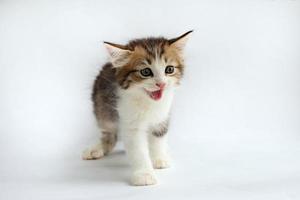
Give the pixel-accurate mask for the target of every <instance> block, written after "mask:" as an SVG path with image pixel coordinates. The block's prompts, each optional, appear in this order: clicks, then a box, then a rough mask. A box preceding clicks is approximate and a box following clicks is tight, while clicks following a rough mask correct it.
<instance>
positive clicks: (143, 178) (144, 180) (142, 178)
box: [131, 170, 157, 186]
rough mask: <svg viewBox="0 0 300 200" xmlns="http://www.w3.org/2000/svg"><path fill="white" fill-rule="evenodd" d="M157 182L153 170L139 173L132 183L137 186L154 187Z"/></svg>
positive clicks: (136, 173) (133, 177) (135, 175)
mask: <svg viewBox="0 0 300 200" xmlns="http://www.w3.org/2000/svg"><path fill="white" fill-rule="evenodd" d="M156 182H157V181H156V178H155V175H154V172H153V170H143V171H137V172H135V173H134V174H133V175H132V178H131V183H132V185H135V186H145V185H154V184H156Z"/></svg>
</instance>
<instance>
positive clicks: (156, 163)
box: [152, 158, 170, 169]
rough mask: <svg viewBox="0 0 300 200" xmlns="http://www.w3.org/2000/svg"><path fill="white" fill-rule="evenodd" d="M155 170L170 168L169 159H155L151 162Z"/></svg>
mask: <svg viewBox="0 0 300 200" xmlns="http://www.w3.org/2000/svg"><path fill="white" fill-rule="evenodd" d="M152 164H153V167H154V168H155V169H165V168H169V167H170V159H168V158H156V159H153V161H152Z"/></svg>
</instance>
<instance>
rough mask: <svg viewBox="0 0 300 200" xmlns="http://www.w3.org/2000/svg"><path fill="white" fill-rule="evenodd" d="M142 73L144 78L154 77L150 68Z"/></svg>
mask: <svg viewBox="0 0 300 200" xmlns="http://www.w3.org/2000/svg"><path fill="white" fill-rule="evenodd" d="M140 73H141V75H142V76H144V77H148V76H153V73H152V71H151V69H150V68H148V67H147V68H144V69H142V70H140Z"/></svg>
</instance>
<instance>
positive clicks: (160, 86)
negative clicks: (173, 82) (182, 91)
mask: <svg viewBox="0 0 300 200" xmlns="http://www.w3.org/2000/svg"><path fill="white" fill-rule="evenodd" d="M156 86H158V87H159V88H160V89H164V87H165V86H166V84H165V83H156Z"/></svg>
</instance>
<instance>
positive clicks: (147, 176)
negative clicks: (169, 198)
mask: <svg viewBox="0 0 300 200" xmlns="http://www.w3.org/2000/svg"><path fill="white" fill-rule="evenodd" d="M121 130H122V137H123V138H122V139H123V140H124V143H125V148H126V152H127V155H128V158H129V161H130V162H131V165H132V169H133V174H132V178H131V183H132V184H133V185H137V186H142V185H153V184H155V183H156V178H155V175H154V170H153V167H152V163H151V159H150V157H149V150H148V144H147V133H146V131H141V130H138V129H126V128H123V129H122V128H121Z"/></svg>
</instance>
